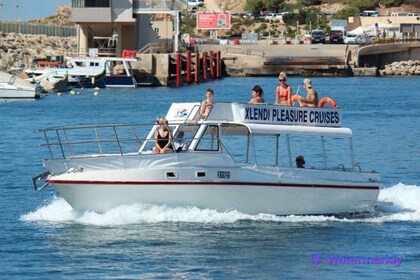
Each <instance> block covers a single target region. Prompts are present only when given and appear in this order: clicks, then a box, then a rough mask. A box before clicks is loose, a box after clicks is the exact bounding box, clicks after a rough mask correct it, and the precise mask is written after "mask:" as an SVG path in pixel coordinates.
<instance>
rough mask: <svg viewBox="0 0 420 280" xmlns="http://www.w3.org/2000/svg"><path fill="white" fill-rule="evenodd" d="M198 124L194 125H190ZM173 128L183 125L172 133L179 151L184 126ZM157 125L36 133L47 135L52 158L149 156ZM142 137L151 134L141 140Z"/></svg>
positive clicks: (186, 143) (85, 127) (82, 127)
mask: <svg viewBox="0 0 420 280" xmlns="http://www.w3.org/2000/svg"><path fill="white" fill-rule="evenodd" d="M194 125H197V124H194V123H192V124H190V126H193V127H194ZM169 126H170V127H173V128H175V127H176V126H179V127H178V129H177V130H176V131H174V130H172V133H173V143H174V146H176V147H174V151H177V148H178V145H175V144H178V143H177V142H179V141H180V139H178V137H179V136H178V131H180V128H182V127H183V124H176V123H172V124H171V123H169ZM156 129H157V128H156V124H101V125H79V126H66V127H55V128H48V129H40V130H36V131H35V132H36V133H42V134H43V135H44V141H45V142H44V143H42V144H40V145H39V146H40V147H47V148H48V151H49V155H50V157H49V158H50V159H60V158H62V159H66V158H82V157H101V156H123V155H138V154H139V153H141V154H148V153H151V152H152V148H153V145H154V134H153V133H150V131H155V130H156ZM139 135H149V136H147V137H140V136H139ZM193 137H194V136H192V137H183V139H182V142H183V143H184V145H183V147H182V148H181V149H182V150H185V148H188V146H189V144H190V143H191V142H192V141H193V140H195V138H193Z"/></svg>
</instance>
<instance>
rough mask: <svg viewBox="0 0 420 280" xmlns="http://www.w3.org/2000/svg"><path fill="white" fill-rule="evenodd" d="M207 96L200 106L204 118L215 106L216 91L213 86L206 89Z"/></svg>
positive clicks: (201, 115)
mask: <svg viewBox="0 0 420 280" xmlns="http://www.w3.org/2000/svg"><path fill="white" fill-rule="evenodd" d="M206 97H207V99H206V100H204V101H203V102H201V107H200V117H201V118H202V119H205V118H207V117H208V115H209V113H210V111H211V108H212V107H213V97H214V91H213V89H211V88H208V89H207V91H206Z"/></svg>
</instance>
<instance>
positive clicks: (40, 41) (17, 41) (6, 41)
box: [0, 5, 77, 71]
mask: <svg viewBox="0 0 420 280" xmlns="http://www.w3.org/2000/svg"><path fill="white" fill-rule="evenodd" d="M29 22H30V23H44V24H58V25H74V24H73V23H72V22H71V6H70V5H58V6H57V10H56V14H55V15H54V16H51V17H48V18H43V19H36V20H30V21H29ZM76 47H77V45H76V38H75V37H67V38H62V37H50V36H45V35H29V34H20V33H3V32H0V70H2V71H9V70H10V68H11V67H16V66H19V65H21V64H25V65H27V66H30V65H31V64H32V62H33V60H34V59H38V58H46V57H47V56H49V55H66V53H68V52H69V51H70V50H72V49H73V50H74V49H76Z"/></svg>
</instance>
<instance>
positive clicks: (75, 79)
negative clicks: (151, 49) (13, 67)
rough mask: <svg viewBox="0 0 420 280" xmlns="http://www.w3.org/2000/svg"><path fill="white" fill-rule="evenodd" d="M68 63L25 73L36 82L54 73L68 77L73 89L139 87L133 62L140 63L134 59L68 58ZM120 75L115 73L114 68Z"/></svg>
mask: <svg viewBox="0 0 420 280" xmlns="http://www.w3.org/2000/svg"><path fill="white" fill-rule="evenodd" d="M65 60H66V63H63V64H62V65H58V66H59V67H52V68H51V67H38V68H30V69H26V70H25V73H26V74H27V75H28V76H29V77H30V79H33V80H36V79H37V77H39V76H41V75H46V74H48V73H54V75H61V76H66V77H67V78H68V83H69V84H70V85H71V86H73V87H84V88H91V87H101V88H111V87H131V88H134V87H137V81H136V79H135V78H134V75H133V69H132V68H131V64H130V63H131V62H136V61H138V60H137V59H134V58H119V57H66V58H65ZM117 64H119V65H120V66H119V67H118V69H119V72H120V73H113V70H114V67H115V66H117Z"/></svg>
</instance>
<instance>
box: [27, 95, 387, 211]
mask: <svg viewBox="0 0 420 280" xmlns="http://www.w3.org/2000/svg"><path fill="white" fill-rule="evenodd" d="M199 108H200V103H174V104H172V105H171V107H170V109H169V111H168V112H167V114H166V119H167V120H168V121H169V124H168V125H169V128H170V131H171V133H172V135H173V136H172V142H173V145H172V147H173V152H172V153H165V154H156V153H153V151H152V148H153V146H154V143H155V141H154V134H155V131H156V130H157V129H158V127H159V126H158V125H157V124H156V123H155V124H151V125H144V124H108V125H90V126H70V127H55V128H49V129H42V130H37V131H36V132H38V133H42V134H43V135H44V137H45V144H42V145H41V146H44V147H46V148H48V151H49V157H48V158H47V159H45V160H43V164H44V166H45V167H46V169H47V170H46V171H45V172H43V173H41V174H39V175H37V176H35V177H34V178H33V185H34V188H35V190H40V189H44V188H45V187H47V186H49V185H51V186H52V187H53V188H54V189H55V190H56V191H58V192H59V193H60V195H61V196H62V197H63V198H64V199H65V200H66V201H67V202H68V203H69V204H70V205H71V206H72V207H73V208H74V209H75V210H92V211H96V212H104V211H107V210H109V209H111V208H113V207H117V206H119V205H129V204H134V203H142V204H143V203H145V204H162V205H168V206H183V207H187V206H196V207H199V208H209V209H216V210H218V211H229V210H237V211H240V212H243V213H248V214H258V213H270V214H276V215H290V214H298V215H302V214H339V213H349V212H350V213H357V212H365V211H372V210H374V209H375V207H376V206H377V205H378V202H377V198H378V195H379V190H380V185H381V183H380V180H379V174H378V173H376V172H374V171H370V172H364V171H362V170H361V167H360V165H359V164H357V162H356V161H355V158H354V153H353V144H352V143H353V141H352V137H353V136H352V131H351V129H350V128H345V127H341V122H342V110H341V109H340V108H308V107H292V106H290V107H288V106H276V105H267V104H241V103H215V104H213V105H212V106H211V111H210V113H209V114H208V116H207V117H206V118H202V117H201V116H200V110H199ZM140 135H147V136H146V137H144V136H143V137H142V136H140ZM302 155H303V156H304V158H305V160H306V162H307V163H306V168H300V167H297V166H295V163H294V161H295V157H297V158H300V159H301V158H302Z"/></svg>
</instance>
